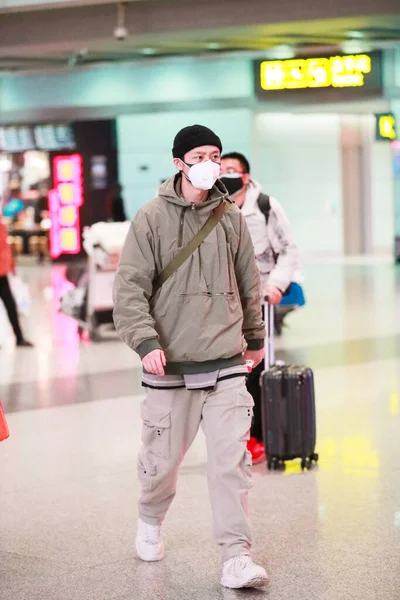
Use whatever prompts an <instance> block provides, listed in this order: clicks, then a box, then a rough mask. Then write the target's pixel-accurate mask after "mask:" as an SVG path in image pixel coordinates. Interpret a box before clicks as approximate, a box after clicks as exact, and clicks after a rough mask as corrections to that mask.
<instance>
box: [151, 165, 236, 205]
mask: <svg viewBox="0 0 400 600" xmlns="http://www.w3.org/2000/svg"><path fill="white" fill-rule="evenodd" d="M181 183H182V175H181V174H180V173H177V174H176V175H174V176H173V177H171V178H170V179H167V180H166V181H164V183H162V184H161V185H160V187H159V189H158V195H159V197H160V198H162V199H163V200H166V201H167V202H171V203H172V204H176V205H177V206H182V207H188V206H191V205H192V204H193V203H192V202H189V201H188V200H186V199H185V198H184V197H183V196H182V193H181ZM222 200H229V202H231V200H230V199H229V196H228V192H227V189H226V187H225V186H224V184H223V183H222V181H220V180H219V179H217V181H216V182H215V184H214V186H213V187H212V188H211V190H210V193H209V196H208V199H207V200H205V201H204V202H201V203H197V204H195V205H194V206H195V207H196V209H201V208H208V209H210V208H215V206H218V204H220V203H221V201H222Z"/></svg>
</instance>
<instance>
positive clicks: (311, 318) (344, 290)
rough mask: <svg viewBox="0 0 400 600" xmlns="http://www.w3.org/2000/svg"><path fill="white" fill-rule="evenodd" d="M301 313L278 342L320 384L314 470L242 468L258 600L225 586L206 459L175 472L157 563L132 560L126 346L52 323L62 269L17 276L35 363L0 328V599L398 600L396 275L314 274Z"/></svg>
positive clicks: (131, 377)
mask: <svg viewBox="0 0 400 600" xmlns="http://www.w3.org/2000/svg"><path fill="white" fill-rule="evenodd" d="M305 271H306V276H307V287H306V291H307V295H308V305H307V307H306V308H305V309H304V310H303V311H299V312H298V313H297V314H294V315H292V318H291V319H290V321H289V324H290V328H289V329H288V330H287V331H286V332H285V335H284V337H283V339H282V340H280V341H279V344H278V346H279V351H280V353H281V355H283V356H285V357H286V359H287V360H302V361H305V362H306V363H307V364H310V365H311V366H312V367H313V368H314V369H315V374H316V392H317V411H318V451H319V453H320V456H321V461H320V465H319V467H318V468H317V469H315V470H314V471H312V472H309V473H304V474H302V473H301V472H300V469H299V466H298V465H297V464H294V465H292V466H291V467H290V468H289V469H288V470H287V472H286V473H285V474H282V473H279V474H277V473H267V471H266V469H265V466H264V465H259V466H257V467H255V468H254V475H255V486H254V488H253V491H252V516H253V524H254V537H255V545H254V554H255V557H256V558H257V560H259V561H260V562H261V563H263V564H265V565H266V567H267V568H268V571H269V573H270V577H271V585H270V587H269V589H268V590H267V591H265V592H255V591H253V592H251V591H250V592H242V593H238V592H232V591H229V590H223V589H222V588H220V586H219V575H220V573H219V568H220V567H219V559H218V551H217V549H216V548H215V546H214V543H213V541H212V534H211V519H210V509H209V504H208V493H207V485H206V475H205V460H206V453H205V444H204V440H203V437H202V434H199V436H198V438H197V439H196V441H195V443H194V445H193V447H192V448H191V450H190V452H189V453H188V455H187V457H186V459H185V462H184V464H183V466H182V469H181V476H180V482H179V490H178V495H177V498H176V501H175V503H174V505H173V507H172V510H171V512H170V514H169V516H168V518H167V520H166V523H165V533H166V545H167V557H166V559H165V561H164V562H163V563H161V564H153V565H150V564H144V563H141V562H140V561H139V560H138V559H137V558H136V557H135V552H134V543H133V541H134V533H135V520H136V516H137V511H136V501H137V493H138V488H137V483H136V475H135V456H136V453H137V450H138V447H139V431H140V421H139V410H138V408H139V401H140V399H141V397H142V395H143V394H142V390H141V388H140V370H139V361H138V359H137V358H136V357H135V356H134V355H133V354H132V353H131V352H130V351H129V350H127V349H126V348H124V346H123V345H122V344H120V343H119V342H116V341H107V342H104V343H99V344H90V343H80V342H79V341H78V339H77V336H76V333H75V329H76V328H75V325H74V324H73V322H72V321H70V320H68V318H67V317H64V316H62V315H59V314H57V311H56V305H57V302H56V298H57V294H58V290H60V288H61V286H62V271H61V270H60V268H59V267H57V268H54V269H53V270H51V269H50V268H47V267H45V268H43V270H41V271H38V270H28V271H27V272H26V275H27V277H28V278H29V279H30V282H31V287H32V291H33V297H34V304H33V312H32V315H31V318H30V319H29V320H26V330H27V333H29V336H30V337H31V338H32V339H33V340H34V341H35V343H36V348H35V350H33V351H29V350H25V349H24V350H18V351H17V350H15V349H14V348H13V344H12V339H11V338H10V336H9V335H8V331H6V330H5V327H4V321H2V322H1V324H0V328H1V329H0V333H1V339H0V343H1V344H2V350H0V399H1V400H2V402H3V404H4V406H5V407H6V410H7V415H8V421H9V425H10V429H11V433H12V435H11V437H10V439H9V440H7V441H6V442H4V443H2V444H1V445H0V598H1V600H3V598H4V599H5V600H6V599H10V600H25V599H26V600H39V599H40V600H67V599H68V600H83V599H84V600H103V599H104V600H106V599H107V600H113V599H115V600H147V599H148V598H149V599H160V600H180V599H185V600H194V599H196V600H197V599H199V600H200V599H201V600H203V599H205V600H214V599H215V600H219V599H225V598H227V599H231V598H232V599H233V598H243V597H248V598H257V599H258V598H260V599H261V598H268V599H269V600H292V599H293V600H347V599H349V600H350V599H351V600H398V599H399V598H400V444H399V432H400V399H399V398H400V275H399V270H397V271H396V269H395V268H393V267H392V266H391V265H389V264H385V263H379V262H375V263H373V264H368V263H366V264H365V263H364V264H348V265H346V266H344V265H342V264H341V263H340V262H334V261H331V262H330V263H321V261H320V264H312V265H311V264H310V265H309V266H308V267H306V270H305Z"/></svg>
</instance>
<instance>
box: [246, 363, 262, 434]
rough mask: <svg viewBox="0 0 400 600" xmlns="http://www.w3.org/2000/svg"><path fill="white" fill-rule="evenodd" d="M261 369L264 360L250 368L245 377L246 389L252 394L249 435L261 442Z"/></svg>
mask: <svg viewBox="0 0 400 600" xmlns="http://www.w3.org/2000/svg"><path fill="white" fill-rule="evenodd" d="M263 371H264V361H262V362H261V363H260V364H259V365H258V367H256V368H255V369H253V370H252V372H251V373H250V374H249V376H248V377H247V382H246V387H247V391H248V392H249V394H251V395H252V397H253V400H254V418H253V423H252V425H251V430H250V435H251V437H254V438H256V440H257V441H258V442H263V431H262V415H261V388H260V375H261V373H262V372H263Z"/></svg>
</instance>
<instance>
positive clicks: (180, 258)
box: [153, 201, 232, 294]
mask: <svg viewBox="0 0 400 600" xmlns="http://www.w3.org/2000/svg"><path fill="white" fill-rule="evenodd" d="M231 206H232V205H231V203H230V202H227V201H223V202H221V204H219V205H218V206H217V208H216V209H215V210H214V211H213V212H212V213H211V215H210V216H209V218H208V219H207V221H206V222H205V223H204V225H203V227H202V228H201V229H200V230H199V231H198V232H197V233H196V235H195V236H194V238H192V239H191V240H190V242H189V243H188V244H187V245H186V246H185V247H184V248H182V250H181V251H180V252H179V253H178V254H177V255H176V256H175V258H173V259H172V260H171V262H169V263H168V264H167V266H166V267H165V269H164V270H163V271H161V273H160V274H159V275H158V277H156V279H155V280H154V282H153V294H155V293H156V292H157V291H158V290H159V289H160V287H161V286H162V285H163V284H164V283H165V282H166V281H167V279H169V278H170V277H171V275H173V274H174V273H175V271H177V270H178V269H179V267H181V266H182V265H183V263H184V262H186V261H187V259H188V258H189V257H190V256H191V255H192V254H193V252H195V251H196V250H197V248H198V247H199V246H200V245H201V244H202V243H203V242H204V240H205V239H206V238H207V237H208V236H209V235H210V233H211V232H212V231H213V229H215V227H216V226H217V225H218V223H219V222H220V221H221V219H222V217H223V216H224V214H225V213H226V212H227V211H228V210H229V209H230V207H231Z"/></svg>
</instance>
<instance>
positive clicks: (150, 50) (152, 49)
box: [139, 48, 157, 56]
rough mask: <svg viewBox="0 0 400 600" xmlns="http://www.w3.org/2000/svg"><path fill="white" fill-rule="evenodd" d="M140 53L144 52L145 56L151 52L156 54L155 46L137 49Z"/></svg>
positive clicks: (150, 54)
mask: <svg viewBox="0 0 400 600" xmlns="http://www.w3.org/2000/svg"><path fill="white" fill-rule="evenodd" d="M139 52H140V54H144V55H145V56H152V55H153V54H157V50H156V48H142V49H141V50H139Z"/></svg>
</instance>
